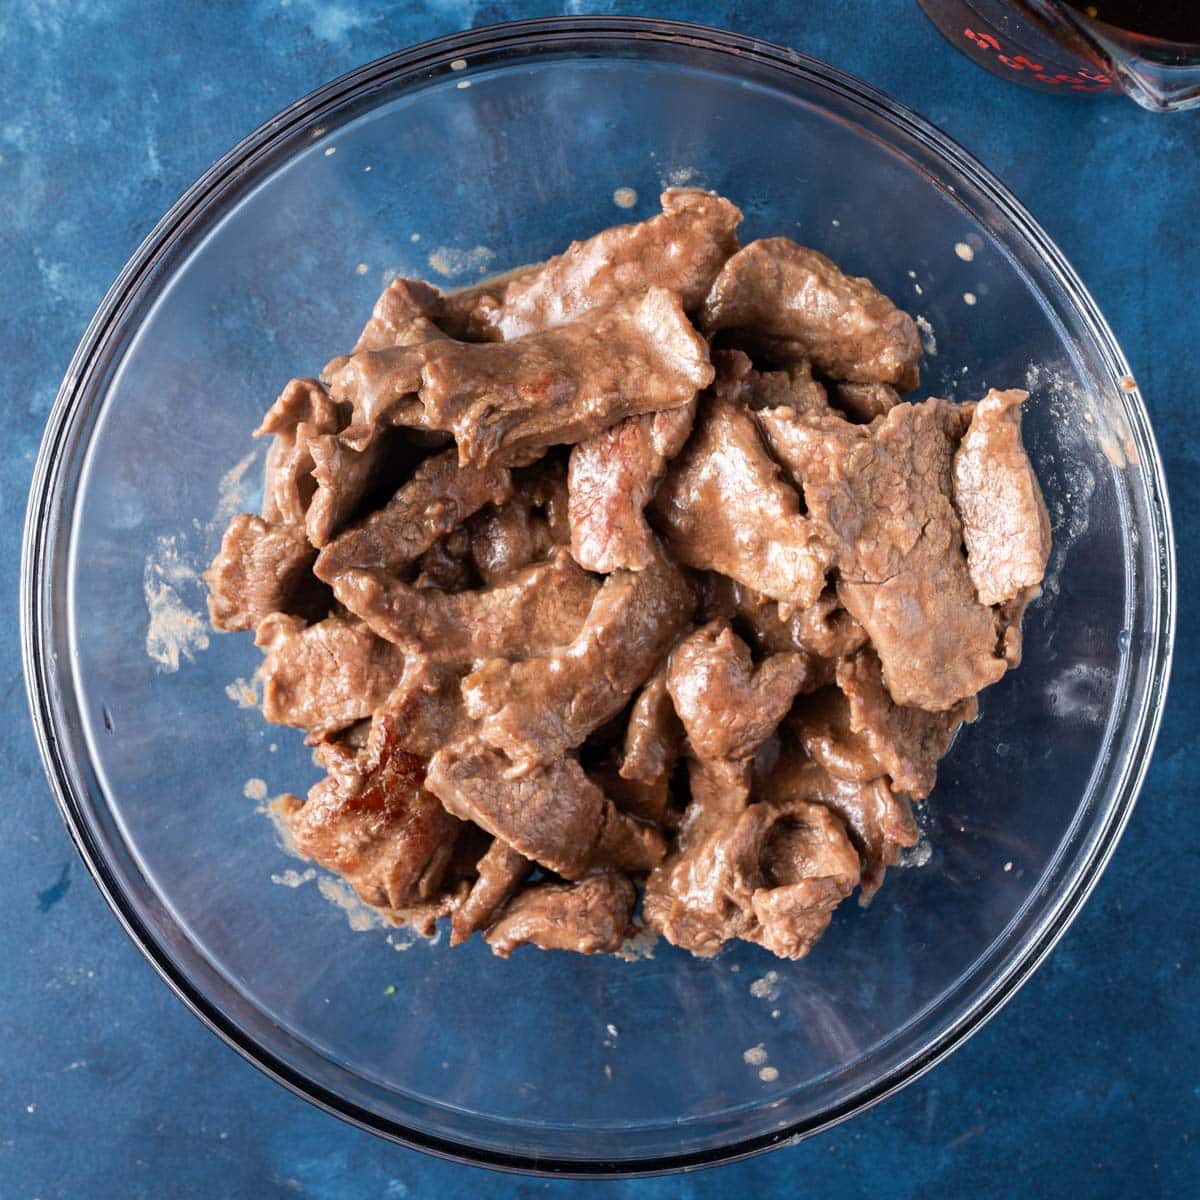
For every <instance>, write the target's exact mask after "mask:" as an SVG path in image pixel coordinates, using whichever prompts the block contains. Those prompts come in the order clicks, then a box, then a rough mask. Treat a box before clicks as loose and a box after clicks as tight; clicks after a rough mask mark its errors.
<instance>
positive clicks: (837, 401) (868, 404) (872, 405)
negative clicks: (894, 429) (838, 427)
mask: <svg viewBox="0 0 1200 1200" xmlns="http://www.w3.org/2000/svg"><path fill="white" fill-rule="evenodd" d="M833 395H834V400H833V403H834V405H835V407H836V408H838V409H839V410H840V411H841V412H842V413H843V414H844V415H845V416H847V417H848V418H849V419H850V420H851V421H856V422H857V423H858V424H860V425H869V424H870V423H871V422H872V421H873V420H875V418H876V417H884V416H887V414H888V413H890V412H891V411H892V409H893V408H895V407H896V405H897V404H899V403H900V393H899V392H898V391H896V389H895V388H894V387H892V385H891V384H890V383H839V384H838V385H837V387H836V388H834V392H833Z"/></svg>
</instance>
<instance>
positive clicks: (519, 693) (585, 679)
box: [463, 557, 695, 767]
mask: <svg viewBox="0 0 1200 1200" xmlns="http://www.w3.org/2000/svg"><path fill="white" fill-rule="evenodd" d="M694 604H695V601H694V597H693V594H692V589H691V587H690V585H689V584H688V582H687V581H686V580H685V579H684V578H683V576H682V574H681V573H680V572H679V571H678V569H677V568H676V567H674V566H673V565H672V564H671V563H669V562H667V560H666V559H664V558H661V557H659V558H657V559H656V560H655V561H654V562H653V563H651V564H650V565H649V566H648V567H646V569H645V570H643V571H636V572H633V571H617V572H614V573H613V574H612V575H610V576H608V578H607V579H606V580H605V581H604V585H603V587H602V588H601V590H600V592H599V594H598V595H597V596H596V599H595V602H594V603H593V605H592V607H591V610H590V611H589V613H588V616H587V620H586V621H585V622H584V624H583V627H582V629H581V630H580V631H579V634H578V636H577V637H576V638H575V640H574V641H573V642H572V643H571V644H570V645H566V646H563V647H562V648H561V649H560V650H557V651H555V652H554V653H552V654H548V655H545V656H544V657H538V658H528V659H526V660H525V661H523V662H511V661H508V660H507V659H493V660H491V661H490V662H486V663H484V664H483V665H482V666H481V667H479V668H478V669H477V670H475V671H474V672H472V674H471V675H469V676H467V678H466V679H464V680H463V698H464V700H465V701H466V705H467V712H468V714H469V715H470V716H471V717H473V718H474V719H476V720H478V721H480V722H481V724H480V734H481V736H482V738H483V740H484V741H485V742H487V743H488V744H490V745H493V746H496V747H497V748H499V749H502V750H503V751H504V752H505V753H506V754H507V755H508V756H509V757H510V758H511V759H512V760H513V762H514V763H516V764H518V765H520V766H523V767H529V766H532V765H533V764H535V763H546V762H550V761H552V760H554V759H555V758H558V757H559V756H561V755H562V754H564V753H566V752H567V751H568V750H571V749H573V748H575V747H576V746H579V745H580V744H581V743H582V742H583V741H584V739H585V738H586V737H587V736H588V734H590V733H591V732H592V731H593V730H595V729H597V728H599V726H601V725H603V724H604V722H605V721H607V720H609V719H610V718H611V717H614V716H615V715H616V714H617V713H619V712H620V711H621V709H623V708H624V707H625V705H626V704H627V703H628V702H629V700H630V698H631V697H632V696H633V694H634V692H635V691H636V690H637V689H638V688H639V687H640V686H641V685H642V684H643V683H645V681H646V680H647V679H648V678H649V677H650V675H651V674H652V673H653V671H654V669H655V667H656V666H657V665H658V663H659V662H660V660H661V659H662V657H663V655H664V654H666V652H667V650H668V649H669V648H670V646H671V645H672V644H673V643H674V641H675V639H676V638H677V637H678V636H679V634H680V633H681V632H682V631H683V629H684V628H685V626H686V625H687V623H688V621H689V620H690V619H691V616H692V612H693V609H694Z"/></svg>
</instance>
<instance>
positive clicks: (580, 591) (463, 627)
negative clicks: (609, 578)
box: [333, 547, 600, 663]
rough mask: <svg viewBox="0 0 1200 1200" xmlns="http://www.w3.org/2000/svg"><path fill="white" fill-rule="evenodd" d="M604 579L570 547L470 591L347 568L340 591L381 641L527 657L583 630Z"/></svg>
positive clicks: (445, 658) (436, 653)
mask: <svg viewBox="0 0 1200 1200" xmlns="http://www.w3.org/2000/svg"><path fill="white" fill-rule="evenodd" d="M599 591H600V584H599V582H598V581H597V580H596V579H595V578H593V577H592V576H591V575H588V574H587V572H585V571H583V570H581V569H580V568H579V567H578V566H577V565H576V564H575V562H574V560H573V559H572V558H571V556H570V554H569V553H568V552H567V550H566V548H565V547H561V548H560V549H559V550H558V551H556V552H555V554H554V557H553V558H551V559H549V560H548V561H546V562H540V563H534V564H533V565H532V566H528V567H522V568H521V569H520V570H519V571H516V572H514V573H513V574H512V575H510V576H508V577H507V578H505V579H503V580H501V581H500V582H499V583H495V584H493V585H492V586H491V587H486V588H480V589H478V590H475V591H469V592H441V591H438V590H437V589H435V588H415V587H412V586H411V585H409V584H407V583H401V582H400V581H399V580H398V579H390V578H388V577H387V576H385V575H382V574H380V573H379V572H374V571H344V572H342V573H341V574H340V575H337V576H335V577H334V585H333V592H334V595H335V596H336V597H337V598H338V600H339V601H340V602H341V603H342V604H344V605H345V606H346V607H347V608H348V609H349V610H350V611H351V612H352V613H354V614H355V615H356V616H359V617H361V618H362V619H363V620H364V621H366V623H367V624H368V625H369V626H370V627H371V629H373V630H374V631H375V632H376V633H377V634H379V636H380V637H383V638H386V639H387V640H388V641H389V642H392V643H393V644H395V645H397V646H400V647H402V648H403V649H404V650H406V651H407V652H408V653H410V654H420V655H424V656H425V657H427V658H430V659H434V660H436V661H440V662H460V663H461V662H469V661H472V660H474V659H480V658H492V657H496V656H503V657H506V658H525V657H527V656H529V655H536V654H546V653H548V652H550V651H552V650H554V649H555V648H556V647H559V646H564V645H567V644H569V643H570V642H571V640H572V639H573V638H574V637H575V636H576V635H577V634H579V632H580V629H581V628H582V627H583V624H584V621H585V620H586V619H587V617H588V613H589V612H590V610H591V608H592V603H593V601H594V600H595V598H596V596H597V594H598V593H599Z"/></svg>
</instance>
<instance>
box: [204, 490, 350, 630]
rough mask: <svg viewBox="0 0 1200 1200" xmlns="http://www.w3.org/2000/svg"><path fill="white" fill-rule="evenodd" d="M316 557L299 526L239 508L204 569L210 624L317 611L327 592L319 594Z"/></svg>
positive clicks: (250, 622) (246, 625)
mask: <svg viewBox="0 0 1200 1200" xmlns="http://www.w3.org/2000/svg"><path fill="white" fill-rule="evenodd" d="M315 556H316V551H315V550H314V549H313V548H312V546H310V545H309V544H308V538H306V537H305V536H304V527H303V526H302V525H272V524H269V523H268V522H266V521H264V520H263V519H262V517H255V516H251V515H250V514H249V513H239V514H238V515H237V516H236V517H234V518H233V520H232V521H230V522H229V526H228V528H227V529H226V530H225V535H224V537H222V538H221V549H220V550H219V551H218V552H217V556H216V558H214V559H213V561H212V565H211V566H210V567H209V568H208V570H207V571H205V572H204V582H205V583H206V584H207V585H208V613H209V616H210V618H211V619H212V623H213V628H214V629H222V630H225V631H234V630H240V629H253V628H254V627H255V626H256V625H257V624H258V623H259V621H261V620H262V619H263V618H264V617H265V616H267V615H268V613H273V612H299V613H304V614H305V615H308V616H315V615H317V614H318V613H319V611H320V609H321V607H322V605H323V604H325V605H327V604H328V592H325V595H324V598H323V597H322V596H321V592H322V591H323V590H324V589H321V588H319V586H318V585H316V581H315V580H314V579H313V578H312V575H311V574H310V571H309V568H310V567H311V566H312V562H313V558H314V557H315Z"/></svg>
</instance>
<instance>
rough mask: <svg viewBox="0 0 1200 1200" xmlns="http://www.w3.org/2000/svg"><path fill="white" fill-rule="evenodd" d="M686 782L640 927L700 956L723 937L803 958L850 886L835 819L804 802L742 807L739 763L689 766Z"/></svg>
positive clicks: (745, 771) (847, 850) (854, 876)
mask: <svg viewBox="0 0 1200 1200" xmlns="http://www.w3.org/2000/svg"><path fill="white" fill-rule="evenodd" d="M691 774H692V790H693V801H692V805H691V807H690V808H689V809H688V812H687V814H686V815H685V818H684V825H683V827H682V829H681V830H680V835H679V839H678V842H677V849H676V851H675V853H674V854H672V855H671V856H670V857H669V858H667V859H666V860H665V861H664V862H663V864H662V865H661V866H660V867H658V868H657V869H656V870H655V871H654V872H653V873H652V874H651V876H650V878H649V880H648V881H647V883H646V892H645V897H644V900H643V914H644V915H645V918H646V921H647V923H648V924H649V925H650V927H651V928H653V929H655V930H656V931H657V932H659V933H660V934H662V935H663V936H664V937H665V938H666V939H667V940H668V941H670V942H672V943H673V944H674V945H677V946H682V947H684V948H685V949H687V950H690V951H691V952H692V953H693V954H699V955H703V956H705V957H708V956H710V955H712V954H715V953H716V952H717V950H719V949H720V947H721V946H722V945H723V944H724V943H725V942H726V941H728V940H730V939H731V938H742V939H745V940H747V941H754V942H760V943H761V944H763V945H765V946H766V947H767V948H768V949H770V950H771V951H773V952H774V953H776V954H780V955H782V956H783V957H787V958H800V957H803V956H804V955H805V954H807V953H808V951H809V949H810V948H811V946H812V944H813V943H814V942H815V941H816V940H817V938H818V937H819V936H820V934H821V933H822V932H823V931H824V929H825V926H826V925H828V923H829V916H830V913H831V912H832V910H833V909H834V908H835V907H836V906H837V904H838V903H840V901H841V900H842V899H844V898H845V897H846V896H847V895H849V894H850V892H851V891H852V890H853V889H854V886H855V885H856V884H857V883H858V878H859V861H858V855H857V854H856V853H855V851H854V848H853V846H852V845H851V844H850V842H849V840H848V839H847V837H846V833H845V831H844V829H843V827H842V824H841V822H840V820H838V818H837V817H836V816H834V815H833V814H832V813H831V812H830V811H829V810H828V809H827V808H825V807H823V806H821V805H819V804H812V803H807V802H804V801H797V800H789V801H787V802H784V803H782V804H765V803H754V804H750V803H749V795H750V787H749V779H750V772H749V767H748V766H745V765H743V766H741V767H736V766H734V765H733V764H731V763H729V762H706V763H693V764H692V772H691Z"/></svg>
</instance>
